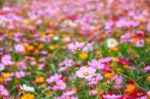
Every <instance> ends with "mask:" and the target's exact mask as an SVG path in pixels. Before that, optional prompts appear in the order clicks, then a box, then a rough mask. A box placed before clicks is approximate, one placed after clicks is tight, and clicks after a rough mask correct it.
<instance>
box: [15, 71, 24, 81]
mask: <svg viewBox="0 0 150 99" xmlns="http://www.w3.org/2000/svg"><path fill="white" fill-rule="evenodd" d="M24 76H25V72H24V71H19V72H15V77H16V78H18V79H20V78H22V77H24Z"/></svg>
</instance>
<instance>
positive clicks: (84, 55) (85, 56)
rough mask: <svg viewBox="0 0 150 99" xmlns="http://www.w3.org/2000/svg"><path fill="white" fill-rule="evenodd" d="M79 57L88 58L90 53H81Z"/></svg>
mask: <svg viewBox="0 0 150 99" xmlns="http://www.w3.org/2000/svg"><path fill="white" fill-rule="evenodd" d="M79 57H80V58H81V59H87V58H88V54H87V53H81V54H80V55H79Z"/></svg>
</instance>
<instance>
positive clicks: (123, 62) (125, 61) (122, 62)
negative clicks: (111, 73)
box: [118, 58, 129, 65]
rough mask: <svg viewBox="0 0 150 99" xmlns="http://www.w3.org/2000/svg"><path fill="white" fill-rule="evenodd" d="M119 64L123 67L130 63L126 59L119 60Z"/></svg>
mask: <svg viewBox="0 0 150 99" xmlns="http://www.w3.org/2000/svg"><path fill="white" fill-rule="evenodd" d="M118 63H120V64H123V65H129V62H128V61H127V60H126V59H124V58H119V61H118Z"/></svg>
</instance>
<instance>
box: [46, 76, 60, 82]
mask: <svg viewBox="0 0 150 99" xmlns="http://www.w3.org/2000/svg"><path fill="white" fill-rule="evenodd" d="M61 78H62V75H60V74H55V75H53V76H50V77H49V78H48V79H46V82H47V83H48V84H50V83H53V82H56V81H58V80H60V79H61Z"/></svg>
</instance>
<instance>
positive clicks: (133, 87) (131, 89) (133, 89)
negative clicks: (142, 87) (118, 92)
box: [125, 84, 136, 94]
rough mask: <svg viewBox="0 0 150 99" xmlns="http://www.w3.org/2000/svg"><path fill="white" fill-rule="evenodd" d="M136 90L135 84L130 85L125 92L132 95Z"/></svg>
mask: <svg viewBox="0 0 150 99" xmlns="http://www.w3.org/2000/svg"><path fill="white" fill-rule="evenodd" d="M135 89H136V86H135V84H128V85H127V88H126V89H125V92H126V93H127V94H132V93H133V92H134V91H135Z"/></svg>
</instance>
